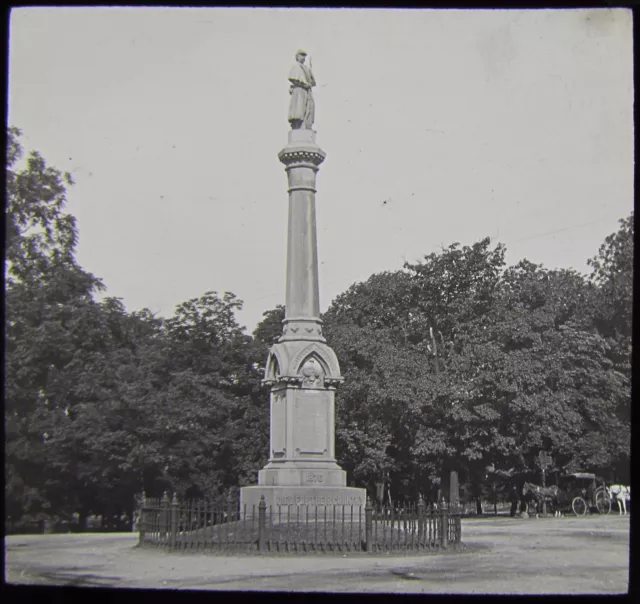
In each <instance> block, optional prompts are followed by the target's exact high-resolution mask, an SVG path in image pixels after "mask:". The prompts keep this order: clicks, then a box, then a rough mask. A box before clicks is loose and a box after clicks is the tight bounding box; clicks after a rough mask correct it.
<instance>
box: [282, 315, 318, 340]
mask: <svg viewBox="0 0 640 604" xmlns="http://www.w3.org/2000/svg"><path fill="white" fill-rule="evenodd" d="M282 323H283V327H282V336H280V341H281V342H283V341H285V340H317V341H320V342H324V341H325V338H324V336H323V335H322V321H321V320H320V319H319V318H317V317H290V318H289V317H287V318H286V319H285V320H284V321H283V322H282Z"/></svg>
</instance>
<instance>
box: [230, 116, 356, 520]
mask: <svg viewBox="0 0 640 604" xmlns="http://www.w3.org/2000/svg"><path fill="white" fill-rule="evenodd" d="M315 138H316V133H315V132H314V131H313V130H307V129H294V130H291V131H290V132H289V141H288V144H287V145H286V146H285V147H284V149H282V151H280V153H279V155H278V157H279V158H280V161H281V162H282V163H283V164H284V165H285V170H286V172H287V177H288V185H289V186H288V192H289V221H288V246H287V279H286V288H287V289H286V313H285V319H284V321H283V331H282V336H281V337H280V339H279V340H278V342H277V343H276V344H274V345H273V347H272V348H271V350H270V352H269V356H268V359H267V365H266V369H265V379H264V380H263V384H264V385H266V386H269V387H270V388H271V403H270V405H271V431H270V445H269V461H268V463H267V465H266V466H265V467H264V468H263V469H262V470H260V472H259V473H258V486H254V487H244V488H242V489H241V495H240V497H241V504H242V505H244V504H246V505H247V509H248V510H250V509H251V507H252V506H253V505H255V506H257V504H258V501H259V499H260V496H261V495H264V496H265V499H266V501H267V504H268V505H302V506H306V505H311V506H313V505H354V506H362V507H364V505H365V502H366V490H365V489H358V488H350V487H347V486H346V472H345V471H344V470H343V469H342V468H340V466H339V465H338V464H337V463H336V460H335V391H336V386H337V385H338V384H339V383H340V382H341V381H342V380H343V378H342V376H341V375H340V365H339V363H338V359H337V358H336V355H335V353H334V352H333V350H332V349H331V348H330V347H329V346H328V345H327V343H326V340H325V338H324V336H323V334H322V321H321V319H320V304H319V289H318V251H317V241H316V211H315V193H316V175H317V172H318V168H319V166H320V164H321V163H322V162H323V161H324V158H325V153H324V151H322V149H320V147H318V145H317V144H316V140H315Z"/></svg>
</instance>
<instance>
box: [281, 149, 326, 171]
mask: <svg viewBox="0 0 640 604" xmlns="http://www.w3.org/2000/svg"><path fill="white" fill-rule="evenodd" d="M326 156H327V155H326V153H325V152H324V151H323V150H322V149H320V147H315V148H314V147H310V148H309V147H307V148H304V147H293V148H292V147H289V148H287V147H285V148H284V149H283V150H282V151H280V153H278V159H279V160H280V161H281V162H282V163H283V164H285V165H286V166H287V169H289V168H297V167H305V168H311V169H312V170H317V169H318V166H319V165H320V164H321V163H322V162H323V161H324V158H325V157H326Z"/></svg>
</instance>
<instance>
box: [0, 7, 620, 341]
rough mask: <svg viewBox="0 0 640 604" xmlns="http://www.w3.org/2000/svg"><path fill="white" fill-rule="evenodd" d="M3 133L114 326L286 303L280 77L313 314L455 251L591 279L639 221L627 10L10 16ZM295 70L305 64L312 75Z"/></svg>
mask: <svg viewBox="0 0 640 604" xmlns="http://www.w3.org/2000/svg"><path fill="white" fill-rule="evenodd" d="M10 36H11V37H10V72H9V78H10V79H9V86H10V89H9V124H10V125H13V126H17V127H19V128H20V129H22V130H23V132H24V137H23V144H24V146H25V148H26V150H31V149H37V150H38V151H40V152H41V154H42V155H43V156H44V158H45V159H46V160H47V162H49V163H50V164H52V165H54V166H55V167H57V168H59V169H61V170H68V171H70V172H72V174H73V176H74V178H75V181H76V185H75V186H74V187H72V188H71V190H70V192H69V196H68V197H69V204H68V210H69V211H70V212H71V213H72V214H74V215H75V216H76V217H77V219H78V224H79V233H80V241H79V246H78V260H79V262H80V263H81V264H82V266H83V267H84V268H86V269H87V270H90V271H91V272H93V273H94V274H96V275H97V276H99V277H101V278H103V279H104V281H105V283H106V285H107V287H108V292H107V294H108V295H111V296H118V297H122V298H123V299H124V302H125V304H126V306H127V308H128V309H129V310H136V309H140V308H143V307H148V308H150V309H151V310H153V311H155V312H158V313H160V314H161V315H164V316H169V315H171V314H172V312H173V309H174V307H175V305H176V304H178V303H180V302H182V301H185V300H187V299H189V298H192V297H198V296H200V295H202V294H203V293H204V292H205V291H208V290H216V291H218V292H224V291H232V292H234V293H235V294H236V295H237V296H238V297H240V298H241V299H242V300H244V302H245V310H244V311H243V312H242V313H241V314H240V315H239V320H240V322H241V323H242V324H243V325H246V326H247V327H248V329H249V330H252V329H253V328H254V327H255V324H256V323H257V322H258V321H259V320H260V318H261V315H262V313H263V312H264V311H265V310H268V309H270V308H273V307H274V306H275V305H276V304H278V303H284V295H285V264H286V228H287V192H286V188H287V181H286V174H285V171H284V167H283V166H282V164H280V162H279V161H278V158H277V154H278V151H280V149H281V148H282V147H283V146H284V145H285V144H286V142H287V131H288V129H289V125H288V123H287V111H288V103H289V94H288V82H287V75H288V73H289V69H290V68H291V65H292V63H293V61H294V54H295V51H296V50H297V49H298V48H302V49H304V50H306V51H307V52H308V53H309V56H310V57H311V59H312V64H313V71H314V75H315V78H316V80H317V82H318V86H317V88H316V89H315V91H314V95H315V99H316V123H315V125H314V129H315V130H316V131H317V133H318V134H317V142H318V144H319V145H320V146H321V147H322V149H323V150H324V151H325V152H326V153H327V159H326V161H325V162H324V164H323V165H322V166H321V168H320V172H319V174H318V180H317V185H318V193H317V198H316V199H317V224H318V247H319V262H320V297H321V299H320V305H321V310H322V311H324V310H326V308H327V307H328V305H329V304H330V302H331V301H332V300H333V299H334V298H335V296H336V295H338V294H339V293H341V292H343V291H344V290H345V289H347V288H348V287H349V286H350V285H351V284H352V283H354V282H356V281H362V280H365V279H367V278H368V277H369V276H370V275H371V274H373V273H376V272H380V271H383V270H394V269H399V268H401V266H402V264H403V262H404V261H405V260H407V261H416V260H419V259H421V258H422V257H423V256H424V255H426V254H429V253H431V252H434V251H437V250H438V249H440V247H441V245H444V246H448V245H449V244H450V243H453V242H454V241H459V242H461V243H463V244H468V245H471V244H472V243H474V242H475V241H477V240H479V239H481V238H483V237H485V236H491V237H492V238H493V239H494V240H495V241H496V242H497V241H500V242H503V243H505V244H506V246H507V260H508V262H509V263H510V264H515V263H516V262H518V261H519V260H520V259H522V258H527V259H529V260H530V261H532V262H536V263H542V264H544V265H545V266H546V267H548V268H556V267H573V268H575V269H577V270H580V271H583V272H587V271H588V268H587V266H586V259H587V258H589V257H591V256H593V255H595V254H596V253H597V250H598V247H599V245H600V244H601V242H602V241H603V239H604V238H605V237H606V236H607V235H608V234H609V233H611V232H613V231H615V230H617V227H618V222H617V221H618V219H619V218H622V217H625V216H627V215H628V214H629V212H630V211H631V210H632V207H633V79H632V78H633V59H632V17H631V12H630V11H627V10H622V9H616V10H600V9H596V10H566V11H455V10H446V11H445V10H438V11H427V10H425V11H416V10H369V9H366V10H346V9H335V10H329V9H296V10H293V9H220V8H216V9H175V8H173V9H161V8H23V9H15V10H13V11H12V13H11V30H10ZM307 60H308V59H307Z"/></svg>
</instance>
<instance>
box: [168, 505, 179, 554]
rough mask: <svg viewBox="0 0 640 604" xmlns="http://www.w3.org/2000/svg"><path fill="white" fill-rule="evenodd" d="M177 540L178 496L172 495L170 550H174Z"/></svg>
mask: <svg viewBox="0 0 640 604" xmlns="http://www.w3.org/2000/svg"><path fill="white" fill-rule="evenodd" d="M177 539H178V494H177V493H174V494H173V499H172V500H171V541H170V548H171V549H172V550H175V549H176V542H177Z"/></svg>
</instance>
